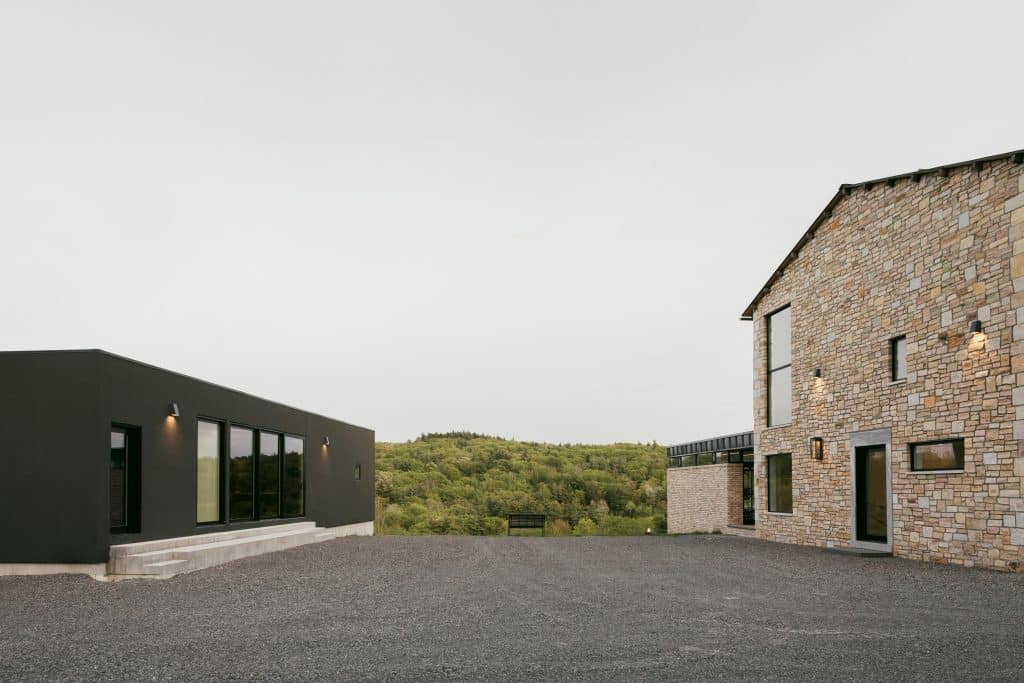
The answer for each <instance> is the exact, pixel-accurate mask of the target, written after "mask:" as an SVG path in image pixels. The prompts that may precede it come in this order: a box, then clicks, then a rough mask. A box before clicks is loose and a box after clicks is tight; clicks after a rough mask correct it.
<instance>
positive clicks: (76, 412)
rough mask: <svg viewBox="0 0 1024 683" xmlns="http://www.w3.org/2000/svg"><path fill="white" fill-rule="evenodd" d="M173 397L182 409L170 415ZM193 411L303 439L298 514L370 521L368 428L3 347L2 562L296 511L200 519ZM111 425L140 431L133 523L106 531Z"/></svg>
mask: <svg viewBox="0 0 1024 683" xmlns="http://www.w3.org/2000/svg"><path fill="white" fill-rule="evenodd" d="M172 402H173V403H177V404H178V407H179V410H180V413H181V414H180V416H179V417H177V418H173V417H169V416H168V405H169V404H170V403H172ZM199 417H206V418H214V419H218V420H222V421H224V422H226V423H228V422H236V423H239V424H244V425H247V426H251V427H258V428H263V429H268V430H271V431H275V432H287V433H291V434H296V435H301V436H304V437H305V467H306V515H305V517H301V518H297V520H299V521H301V520H308V521H316V522H317V523H318V524H319V525H321V526H339V525H342V524H353V523H357V522H368V521H372V520H373V512H374V511H373V501H374V498H373V487H374V467H373V463H374V434H373V432H372V431H371V430H368V429H364V428H361V427H356V426H354V425H349V424H346V423H344V422H340V421H337V420H331V419H329V418H326V417H322V416H319V415H314V414H312V413H307V412H305V411H301V410H296V409H294V408H290V407H287V406H283V405H280V404H277V403H272V402H270V401H265V400H262V399H259V398H256V397H254V396H249V395H247V394H243V393H241V392H237V391H233V390H231V389H226V388H223V387H219V386H216V385H213V384H209V383H207V382H203V381H200V380H196V379H192V378H190V377H186V376H183V375H179V374H177V373H174V372H169V371H166V370H161V369H159V368H155V367H153V366H149V365H145V364H142V363H137V362H135V361H131V360H128V359H125V358H121V357H118V356H114V355H111V354H107V353H105V352H102V351H51V352H8V353H0V530H2V531H3V538H4V541H3V542H2V543H0V562H69V563H70V562H104V561H106V560H107V555H108V548H109V546H110V545H112V544H117V543H131V542H135V541H147V540H154V539H158V538H167V537H173V536H187V535H192V534H201V533H209V532H215V531H224V530H226V529H234V528H243V527H246V526H262V525H267V524H279V523H282V522H283V521H297V520H296V519H289V520H270V521H264V522H247V523H244V524H228V525H203V526H197V525H196V521H195V518H196V437H197V433H196V432H197V427H196V420H197V418H199ZM115 423H116V424H123V425H133V426H137V427H138V428H139V429H140V430H141V442H142V450H141V462H142V480H141V492H140V494H141V520H140V521H141V524H140V531H139V533H132V534H116V535H111V533H110V525H109V479H108V477H109V471H108V469H109V430H110V426H111V424H115ZM325 435H326V436H328V437H329V438H330V440H331V445H330V447H328V448H325V447H323V446H322V445H321V440H322V437H323V436H325ZM356 463H360V464H361V465H362V479H361V480H358V481H357V480H355V478H354V475H353V470H354V468H355V464H356ZM222 483H223V482H222Z"/></svg>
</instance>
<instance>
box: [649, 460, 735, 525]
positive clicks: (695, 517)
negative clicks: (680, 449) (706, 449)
mask: <svg viewBox="0 0 1024 683" xmlns="http://www.w3.org/2000/svg"><path fill="white" fill-rule="evenodd" d="M742 523H743V465H740V464H736V463H733V464H725V463H723V464H718V465H699V466H696V467H671V468H669V469H668V532H669V533H670V534H686V533H691V532H695V531H702V532H706V533H711V532H713V531H722V530H724V529H725V528H726V527H727V526H728V525H730V524H742Z"/></svg>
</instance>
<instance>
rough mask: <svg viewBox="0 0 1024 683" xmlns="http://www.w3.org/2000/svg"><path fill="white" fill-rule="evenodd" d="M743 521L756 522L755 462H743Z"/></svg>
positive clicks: (746, 522) (747, 522) (745, 522)
mask: <svg viewBox="0 0 1024 683" xmlns="http://www.w3.org/2000/svg"><path fill="white" fill-rule="evenodd" d="M743 523H744V524H753V523H754V463H752V462H745V463H743Z"/></svg>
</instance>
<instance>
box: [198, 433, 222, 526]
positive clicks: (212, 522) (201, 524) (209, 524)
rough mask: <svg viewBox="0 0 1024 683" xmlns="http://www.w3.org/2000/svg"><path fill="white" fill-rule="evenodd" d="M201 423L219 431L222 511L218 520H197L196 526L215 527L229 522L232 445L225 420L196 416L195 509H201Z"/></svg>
mask: <svg viewBox="0 0 1024 683" xmlns="http://www.w3.org/2000/svg"><path fill="white" fill-rule="evenodd" d="M200 422H205V423H207V424H213V425H217V429H218V434H217V437H218V441H217V446H218V448H219V449H220V453H218V457H219V461H218V466H217V471H218V473H219V474H220V481H219V482H218V484H219V485H218V486H217V497H218V503H217V504H218V506H219V508H220V509H219V517H218V519H216V520H211V521H209V522H200V521H199V520H198V519H197V520H196V526H211V525H215V524H224V523H225V522H226V521H227V519H228V511H227V508H228V501H227V493H226V491H227V486H228V482H227V477H228V476H230V471H229V470H228V463H227V458H228V448H229V446H230V444H229V443H228V423H227V422H225V421H224V420H220V419H217V418H215V417H208V416H206V415H198V416H196V453H195V460H196V485H195V486H194V487H193V492H194V493H195V496H196V499H195V501H194V503H195V504H194V505H193V507H195V508H198V507H199V505H198V503H199V423H200ZM197 515H198V510H197Z"/></svg>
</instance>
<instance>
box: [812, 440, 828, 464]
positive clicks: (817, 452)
mask: <svg viewBox="0 0 1024 683" xmlns="http://www.w3.org/2000/svg"><path fill="white" fill-rule="evenodd" d="M811 458H812V459H813V460H823V459H824V458H825V442H824V441H823V440H822V438H821V437H820V436H816V437H814V438H812V439H811Z"/></svg>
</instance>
